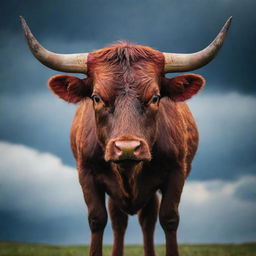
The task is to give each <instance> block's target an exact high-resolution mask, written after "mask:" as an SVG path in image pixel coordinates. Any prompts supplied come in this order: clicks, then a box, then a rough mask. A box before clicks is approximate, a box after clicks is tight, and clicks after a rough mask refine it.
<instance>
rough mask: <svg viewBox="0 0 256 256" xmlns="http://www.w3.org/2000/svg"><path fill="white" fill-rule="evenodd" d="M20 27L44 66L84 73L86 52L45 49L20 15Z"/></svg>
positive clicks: (31, 48) (34, 53)
mask: <svg viewBox="0 0 256 256" xmlns="http://www.w3.org/2000/svg"><path fill="white" fill-rule="evenodd" d="M20 20H21V25H22V29H23V31H24V34H25V37H26V39H27V42H28V46H29V48H30V50H31V52H32V53H33V55H34V56H35V57H36V58H37V59H38V60H39V61H40V62H41V63H42V64H44V65H45V66H47V67H49V68H51V69H54V70H57V71H62V72H70V73H86V71H87V64H86V63H87V56H88V53H77V54H57V53H54V52H50V51H48V50H46V49H45V48H44V47H43V46H42V45H41V44H40V43H39V42H38V41H37V40H36V39H35V37H34V36H33V34H32V33H31V31H30V29H29V27H28V25H27V23H26V21H25V19H24V18H23V17H21V16H20Z"/></svg>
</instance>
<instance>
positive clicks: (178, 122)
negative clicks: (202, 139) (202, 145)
mask: <svg viewBox="0 0 256 256" xmlns="http://www.w3.org/2000/svg"><path fill="white" fill-rule="evenodd" d="M197 146H198V131H197V126H196V123H195V120H194V118H193V116H192V114H191V112H190V110H189V107H188V106H187V104H186V103H182V102H181V103H175V102H173V101H171V100H169V99H167V98H163V99H162V100H161V103H160V106H159V116H158V131H157V139H156V146H155V149H156V150H155V151H156V152H157V153H156V154H157V156H156V157H159V158H162V157H164V158H166V159H168V160H170V161H177V163H179V164H180V165H182V166H183V167H184V171H185V172H186V173H188V172H189V170H190V165H191V162H192V159H193V157H194V155H195V153H196V150H197Z"/></svg>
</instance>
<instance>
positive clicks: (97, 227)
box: [49, 44, 205, 256]
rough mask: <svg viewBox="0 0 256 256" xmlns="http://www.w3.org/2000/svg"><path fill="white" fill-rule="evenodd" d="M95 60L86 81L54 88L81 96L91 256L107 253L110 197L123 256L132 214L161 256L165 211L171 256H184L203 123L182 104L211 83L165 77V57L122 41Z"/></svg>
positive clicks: (117, 251) (78, 141)
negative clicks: (184, 199) (182, 240)
mask: <svg viewBox="0 0 256 256" xmlns="http://www.w3.org/2000/svg"><path fill="white" fill-rule="evenodd" d="M136 47H137V48H136ZM111 54H112V55H111ZM89 60H90V61H89V63H88V66H89V71H88V74H87V78H86V79H79V78H76V77H72V76H67V75H60V76H55V77H53V78H51V79H50V80H49V87H50V88H51V89H52V91H53V92H54V93H55V94H57V95H58V96H59V97H61V98H63V99H64V100H67V101H69V102H73V103H76V102H78V101H80V104H79V106H78V108H77V112H76V115H75V118H74V121H73V124H72V129H71V147H72V151H73V153H74V156H75V158H76V161H77V168H78V173H79V181H80V184H81V186H82V190H83V193H84V198H85V202H86V204H87V206H88V219H89V225H90V229H91V232H92V239H91V247H90V255H91V256H92V255H96V256H100V255H102V238H103V232H104V228H105V225H106V223H107V211H106V206H105V195H106V194H108V195H109V213H110V217H111V221H112V228H113V232H114V246H113V251H112V255H113V256H120V255H122V254H123V240H124V234H125V230H126V226H127V222H128V215H129V214H136V213H137V214H138V219H139V223H140V225H141V228H142V232H143V238H144V253H145V255H146V256H154V255H155V251H154V244H153V233H154V228H155V223H156V219H157V216H158V214H159V220H160V224H161V226H162V228H163V230H164V232H165V236H166V255H167V256H177V255H178V248H177V240H176V230H177V227H178V223H179V214H178V205H179V201H180V196H181V193H182V189H183V185H184V181H185V178H186V177H187V176H188V174H189V172H190V169H191V162H192V159H193V157H194V155H195V152H196V150H197V145H198V132H197V128H196V124H195V121H194V119H193V117H192V115H191V113H190V111H189V109H188V107H187V105H186V104H185V103H183V102H182V101H184V100H186V99H189V98H191V97H192V96H193V95H194V94H196V93H197V92H198V90H200V89H201V88H202V86H203V85H204V83H205V81H204V79H203V78H202V77H201V76H199V75H194V74H186V75H182V76H178V77H174V78H172V79H168V78H166V77H164V76H163V72H162V71H163V70H162V69H163V61H164V59H163V56H162V54H161V53H160V52H157V51H155V50H153V49H151V48H148V47H139V46H131V45H127V44H125V45H123V44H121V45H114V46H112V47H110V48H105V49H102V50H101V51H96V52H93V53H91V56H90V59H89ZM158 190H160V191H161V194H162V199H161V203H160V206H159V202H158V198H157V195H156V192H157V191H158Z"/></svg>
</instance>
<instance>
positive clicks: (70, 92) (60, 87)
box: [48, 75, 90, 103]
mask: <svg viewBox="0 0 256 256" xmlns="http://www.w3.org/2000/svg"><path fill="white" fill-rule="evenodd" d="M48 86H49V88H50V89H51V90H52V91H53V93H54V94H56V95H58V96H59V97H60V98H61V99H63V100H65V101H67V102H70V103H77V102H79V101H80V100H82V99H83V98H84V97H86V96H89V95H90V86H89V85H88V83H86V79H80V78H78V77H75V76H68V75H57V76H53V77H51V78H50V79H49V81H48Z"/></svg>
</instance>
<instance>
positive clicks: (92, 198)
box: [79, 168, 107, 256]
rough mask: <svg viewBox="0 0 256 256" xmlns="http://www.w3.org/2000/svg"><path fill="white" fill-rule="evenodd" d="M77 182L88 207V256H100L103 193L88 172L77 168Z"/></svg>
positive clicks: (102, 225) (103, 205)
mask: <svg viewBox="0 0 256 256" xmlns="http://www.w3.org/2000/svg"><path fill="white" fill-rule="evenodd" d="M79 181H80V184H81V186H82V190H83V194H84V199H85V202H86V204H87V207H88V221H89V226H90V229H91V244H90V253H89V255H90V256H102V240H103V232H104V229H105V226H106V224H107V211H106V206H105V192H104V191H103V190H102V188H101V187H100V186H99V185H98V184H96V183H95V180H94V177H93V176H92V174H91V171H90V170H85V169H83V168H79Z"/></svg>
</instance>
